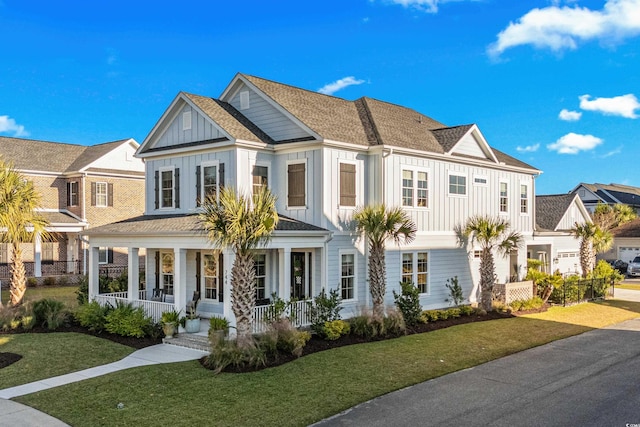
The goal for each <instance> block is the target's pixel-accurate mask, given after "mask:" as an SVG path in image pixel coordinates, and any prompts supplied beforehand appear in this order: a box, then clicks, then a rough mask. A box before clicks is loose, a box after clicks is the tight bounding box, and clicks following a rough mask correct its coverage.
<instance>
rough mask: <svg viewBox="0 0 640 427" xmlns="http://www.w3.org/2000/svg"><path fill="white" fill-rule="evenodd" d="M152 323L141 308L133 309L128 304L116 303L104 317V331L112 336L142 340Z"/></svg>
mask: <svg viewBox="0 0 640 427" xmlns="http://www.w3.org/2000/svg"><path fill="white" fill-rule="evenodd" d="M152 323H153V321H152V320H151V318H150V317H147V316H146V315H145V314H144V310H143V309H142V307H137V308H133V307H132V306H131V305H130V304H122V303H118V305H117V307H116V308H114V309H113V310H111V311H110V312H109V313H108V314H107V315H106V324H105V329H106V330H107V332H111V333H112V334H118V335H122V336H125V337H136V338H142V337H144V336H145V335H146V334H147V333H148V331H149V330H150V328H151V325H152Z"/></svg>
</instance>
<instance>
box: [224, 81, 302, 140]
mask: <svg viewBox="0 0 640 427" xmlns="http://www.w3.org/2000/svg"><path fill="white" fill-rule="evenodd" d="M244 91H249V108H247V109H243V110H240V93H241V92H244ZM229 103H230V104H231V105H233V106H234V107H235V108H236V109H237V110H239V111H242V114H244V115H245V116H246V117H247V118H248V119H249V120H251V121H252V122H253V123H254V124H256V125H257V126H258V127H259V128H260V129H262V130H263V131H264V132H265V133H266V134H267V135H269V136H270V137H271V138H273V139H274V140H275V141H285V140H289V139H295V138H304V137H308V136H310V135H309V133H308V132H305V131H304V130H303V129H302V128H301V127H300V126H298V125H297V124H295V123H294V122H293V121H292V120H291V119H289V118H288V117H286V116H285V115H284V114H283V113H282V112H280V111H278V109H277V108H275V107H274V106H273V105H272V104H270V103H269V102H267V101H266V100H265V99H264V98H263V97H262V96H260V95H258V94H257V93H255V92H254V91H253V90H251V89H249V88H248V87H247V86H245V85H244V84H243V85H242V86H241V87H240V88H239V89H238V90H237V91H236V92H235V95H234V96H233V98H232V99H231V100H230V101H229Z"/></svg>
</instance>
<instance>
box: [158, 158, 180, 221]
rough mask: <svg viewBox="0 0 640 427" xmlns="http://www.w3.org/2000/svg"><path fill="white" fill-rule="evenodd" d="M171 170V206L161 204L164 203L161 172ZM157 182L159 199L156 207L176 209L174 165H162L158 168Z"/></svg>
mask: <svg viewBox="0 0 640 427" xmlns="http://www.w3.org/2000/svg"><path fill="white" fill-rule="evenodd" d="M169 171H170V172H171V206H163V203H164V194H163V191H164V187H163V185H162V184H163V182H162V173H163V172H169ZM158 175H159V182H158V187H159V189H158V198H159V199H160V200H159V201H158V202H159V204H158V209H160V210H168V209H176V207H175V206H176V167H175V166H173V165H172V166H163V167H161V168H158Z"/></svg>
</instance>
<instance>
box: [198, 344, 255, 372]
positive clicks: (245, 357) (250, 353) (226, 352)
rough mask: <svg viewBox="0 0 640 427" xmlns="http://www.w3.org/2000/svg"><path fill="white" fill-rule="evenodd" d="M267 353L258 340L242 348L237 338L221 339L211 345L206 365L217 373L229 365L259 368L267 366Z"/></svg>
mask: <svg viewBox="0 0 640 427" xmlns="http://www.w3.org/2000/svg"><path fill="white" fill-rule="evenodd" d="M266 364H267V355H266V352H265V350H264V348H263V347H261V346H260V345H258V343H257V342H256V341H254V342H253V343H251V345H249V346H248V347H246V348H244V349H242V348H240V347H238V344H237V342H236V341H235V340H225V339H222V340H219V341H217V342H216V343H215V345H212V346H211V353H210V354H209V356H207V357H206V358H205V361H204V365H205V366H206V367H207V368H209V369H212V370H213V371H214V372H215V373H216V374H218V373H220V372H222V371H223V370H224V369H225V368H226V367H228V366H235V367H245V366H250V367H254V368H258V367H261V366H266Z"/></svg>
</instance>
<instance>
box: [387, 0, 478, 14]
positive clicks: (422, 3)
mask: <svg viewBox="0 0 640 427" xmlns="http://www.w3.org/2000/svg"><path fill="white" fill-rule="evenodd" d="M385 1H386V2H387V3H393V4H399V5H401V6H404V7H411V8H413V9H417V10H420V11H422V12H427V13H436V12H438V5H439V4H444V3H451V2H454V1H467V0H385ZM470 1H478V0H470Z"/></svg>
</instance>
